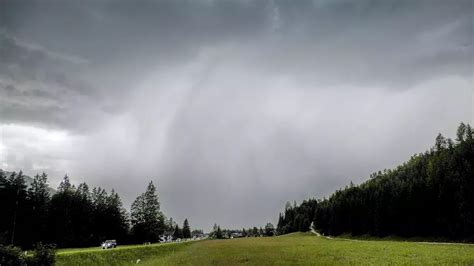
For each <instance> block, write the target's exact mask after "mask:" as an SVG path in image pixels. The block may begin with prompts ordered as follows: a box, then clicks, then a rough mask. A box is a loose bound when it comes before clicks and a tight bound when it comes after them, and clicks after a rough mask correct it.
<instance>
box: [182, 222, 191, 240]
mask: <svg viewBox="0 0 474 266" xmlns="http://www.w3.org/2000/svg"><path fill="white" fill-rule="evenodd" d="M183 238H191V228H190V227H189V222H188V219H187V218H186V219H184V223H183Z"/></svg>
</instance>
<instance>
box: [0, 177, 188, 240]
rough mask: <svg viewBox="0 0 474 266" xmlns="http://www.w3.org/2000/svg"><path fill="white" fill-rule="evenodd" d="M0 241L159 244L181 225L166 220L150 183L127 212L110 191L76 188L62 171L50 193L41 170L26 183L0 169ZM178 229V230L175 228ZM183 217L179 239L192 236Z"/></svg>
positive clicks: (118, 197)
mask: <svg viewBox="0 0 474 266" xmlns="http://www.w3.org/2000/svg"><path fill="white" fill-rule="evenodd" d="M0 202H1V204H2V209H1V211H0V215H1V217H2V218H1V219H0V245H15V246H20V247H22V248H32V247H33V246H35V245H36V243H52V244H55V245H57V246H58V247H83V246H95V245H98V244H99V243H100V242H101V241H104V240H106V239H116V240H117V241H119V243H143V242H158V241H160V238H159V237H160V235H162V234H164V233H167V234H174V231H175V230H176V229H179V227H178V226H177V225H176V223H175V222H173V219H172V218H170V219H166V217H165V215H164V214H163V213H162V212H161V211H160V202H159V200H158V195H157V192H156V188H155V186H154V185H153V183H152V182H150V183H149V184H148V186H147V189H146V191H145V192H144V193H143V194H141V195H139V196H138V197H137V198H136V200H135V201H134V202H133V204H132V206H131V210H130V214H129V213H128V212H127V211H126V210H125V208H124V207H123V205H122V201H121V199H120V196H119V195H118V193H117V192H115V191H114V190H111V191H110V192H107V191H106V190H104V189H103V188H100V187H94V188H92V189H90V188H89V186H88V185H87V184H86V183H81V184H79V185H78V186H77V187H76V186H75V185H73V184H71V182H70V180H69V177H68V176H67V175H66V176H65V177H64V179H63V180H62V181H61V183H60V184H59V187H58V189H57V191H56V192H55V193H54V194H52V195H51V192H50V189H49V187H48V180H47V175H46V174H45V173H43V174H41V175H39V174H37V175H36V176H34V178H33V181H32V182H31V184H30V186H27V185H26V183H25V176H24V174H23V173H22V172H21V171H20V172H18V173H15V172H13V173H9V174H7V173H6V172H4V171H2V170H0ZM176 231H178V230H176ZM190 232H191V228H190V226H189V222H188V220H187V219H186V220H185V221H184V225H183V229H179V237H180V238H189V237H191V233H190Z"/></svg>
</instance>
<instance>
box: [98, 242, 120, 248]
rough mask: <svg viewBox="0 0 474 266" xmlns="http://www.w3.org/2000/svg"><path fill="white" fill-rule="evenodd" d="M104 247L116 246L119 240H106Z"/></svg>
mask: <svg viewBox="0 0 474 266" xmlns="http://www.w3.org/2000/svg"><path fill="white" fill-rule="evenodd" d="M101 247H102V249H109V248H116V247H117V241H116V240H105V241H104V242H103V243H102V245H101Z"/></svg>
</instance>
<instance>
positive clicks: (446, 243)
mask: <svg viewBox="0 0 474 266" xmlns="http://www.w3.org/2000/svg"><path fill="white" fill-rule="evenodd" d="M311 233H313V234H315V235H316V236H317V237H324V238H326V239H334V238H333V237H330V236H323V235H321V234H320V233H318V232H317V231H316V230H314V228H311ZM337 239H339V240H345V241H353V242H363V241H369V240H359V239H350V238H340V237H338V238H337ZM409 242H410V243H418V244H428V245H466V246H472V245H474V244H469V243H450V242H423V241H409Z"/></svg>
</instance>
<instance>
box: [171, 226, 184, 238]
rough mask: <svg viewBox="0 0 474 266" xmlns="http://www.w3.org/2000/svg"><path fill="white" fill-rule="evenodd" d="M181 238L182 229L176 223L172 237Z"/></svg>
mask: <svg viewBox="0 0 474 266" xmlns="http://www.w3.org/2000/svg"><path fill="white" fill-rule="evenodd" d="M178 238H179V239H181V238H183V230H181V229H180V228H179V226H178V225H176V226H175V228H174V232H173V239H178Z"/></svg>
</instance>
